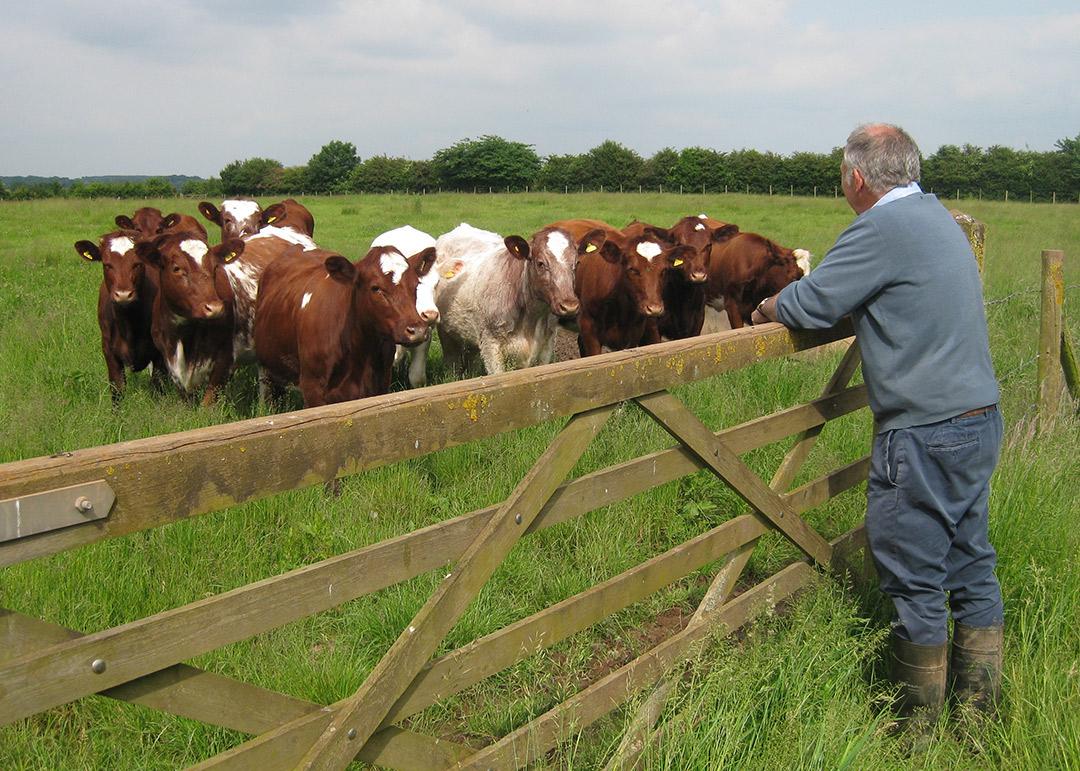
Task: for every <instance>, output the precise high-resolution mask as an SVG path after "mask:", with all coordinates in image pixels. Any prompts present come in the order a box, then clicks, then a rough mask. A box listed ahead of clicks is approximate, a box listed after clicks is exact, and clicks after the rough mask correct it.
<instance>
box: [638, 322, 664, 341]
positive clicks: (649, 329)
mask: <svg viewBox="0 0 1080 771" xmlns="http://www.w3.org/2000/svg"><path fill="white" fill-rule="evenodd" d="M659 342H660V322H659V321H658V320H657V319H646V321H645V328H644V329H643V330H642V332H641V343H640V344H641V345H653V344H654V343H659Z"/></svg>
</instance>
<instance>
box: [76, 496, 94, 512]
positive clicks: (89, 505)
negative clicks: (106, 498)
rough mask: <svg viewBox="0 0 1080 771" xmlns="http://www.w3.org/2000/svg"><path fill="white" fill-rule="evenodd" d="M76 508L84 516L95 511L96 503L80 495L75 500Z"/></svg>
mask: <svg viewBox="0 0 1080 771" xmlns="http://www.w3.org/2000/svg"><path fill="white" fill-rule="evenodd" d="M75 508H76V509H78V510H79V511H81V512H82V513H83V514H89V513H90V512H91V511H93V510H94V502H93V501H92V500H90V499H89V498H87V497H86V496H85V495H80V496H79V497H78V498H76V499H75Z"/></svg>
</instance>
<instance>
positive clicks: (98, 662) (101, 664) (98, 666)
mask: <svg viewBox="0 0 1080 771" xmlns="http://www.w3.org/2000/svg"><path fill="white" fill-rule="evenodd" d="M90 669H91V670H93V672H94V674H95V675H100V674H101V673H102V672H104V671H105V659H94V660H93V662H91V664H90Z"/></svg>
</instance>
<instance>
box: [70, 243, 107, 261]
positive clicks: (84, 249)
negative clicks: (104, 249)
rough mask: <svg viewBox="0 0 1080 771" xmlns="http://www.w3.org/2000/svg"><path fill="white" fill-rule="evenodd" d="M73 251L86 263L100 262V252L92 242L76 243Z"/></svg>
mask: <svg viewBox="0 0 1080 771" xmlns="http://www.w3.org/2000/svg"><path fill="white" fill-rule="evenodd" d="M75 251H76V252H78V253H79V256H80V257H82V258H83V259H84V260H86V261H87V262H100V261H101V252H100V251H98V246H97V244H95V243H94V242H93V241H76V242H75Z"/></svg>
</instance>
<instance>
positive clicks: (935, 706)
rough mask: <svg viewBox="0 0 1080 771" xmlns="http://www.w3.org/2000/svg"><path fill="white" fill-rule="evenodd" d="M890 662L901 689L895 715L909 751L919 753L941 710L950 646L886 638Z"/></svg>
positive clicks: (928, 739) (894, 636) (895, 637)
mask: <svg viewBox="0 0 1080 771" xmlns="http://www.w3.org/2000/svg"><path fill="white" fill-rule="evenodd" d="M889 653H890V655H889V661H890V664H891V675H892V680H893V682H894V683H897V684H898V685H900V686H901V688H900V696H899V700H898V702H897V714H898V715H899V716H900V717H902V718H904V719H905V720H904V723H903V725H902V726H901V728H902V730H903V732H904V734H905V735H906V736H907V737H908V739H909V740H910V742H911V746H910V750H911V751H912V752H921V751H922V750H924V749H926V747H927V745H929V743H930V737H931V735H932V734H933V732H934V726H935V725H936V724H937V721H938V717H940V716H941V708H942V707H943V706H944V704H945V671H946V665H947V663H948V659H949V644H948V643H942V644H941V645H919V644H917V643H913V642H910V641H908V640H902V639H900V638H899V637H897V636H896V634H893V635H891V636H890V637H889Z"/></svg>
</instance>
